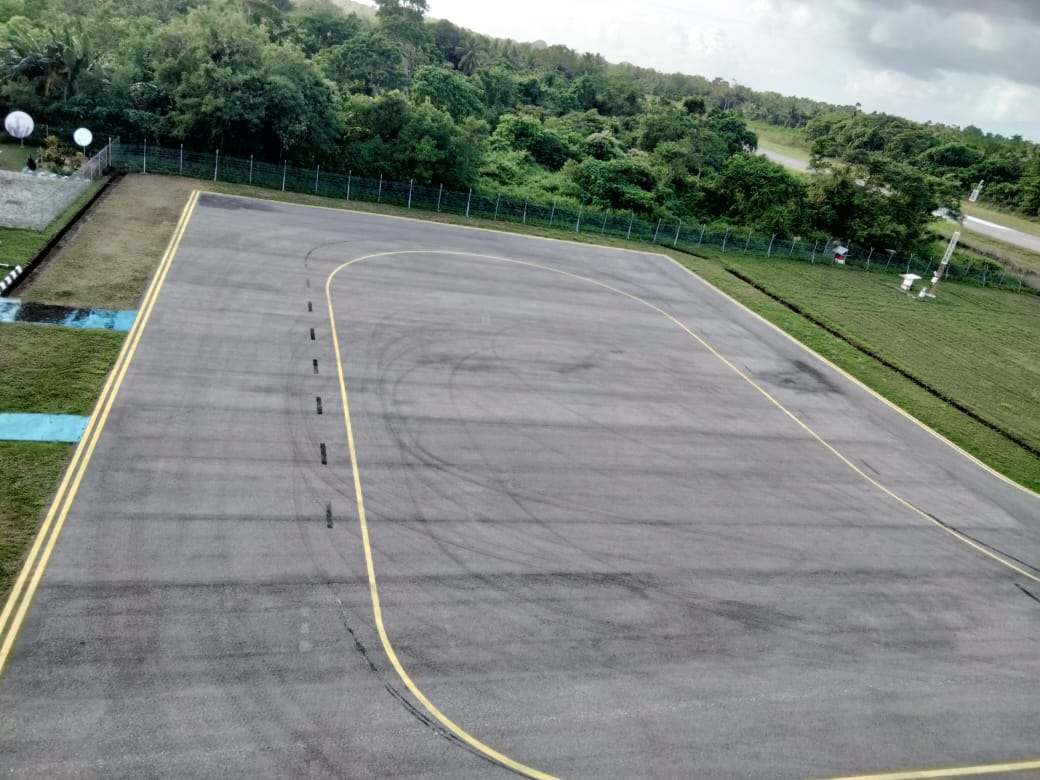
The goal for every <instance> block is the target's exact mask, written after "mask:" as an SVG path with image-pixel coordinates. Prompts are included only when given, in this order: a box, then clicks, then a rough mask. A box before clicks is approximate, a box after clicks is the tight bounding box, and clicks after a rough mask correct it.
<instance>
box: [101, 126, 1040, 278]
mask: <svg viewBox="0 0 1040 780" xmlns="http://www.w3.org/2000/svg"><path fill="white" fill-rule="evenodd" d="M111 164H112V165H113V166H115V168H117V169H118V170H120V171H125V172H142V173H161V174H172V175H178V176H189V177H192V178H197V179H208V180H212V181H221V182H231V183H241V184H252V185H255V186H259V187H265V188H269V189H276V190H281V191H283V192H295V193H310V194H313V195H318V196H322V197H328V198H339V199H342V200H345V201H350V200H359V201H369V202H376V203H386V204H389V205H394V206H401V207H404V208H414V209H422V210H426V211H436V212H441V213H446V214H459V215H464V216H467V217H472V218H475V219H487V220H491V221H492V222H513V223H520V224H525V225H532V226H538V227H545V228H550V229H555V230H560V231H566V232H573V233H578V234H599V235H607V236H613V237H617V238H625V239H627V240H631V241H640V242H646V243H650V244H655V245H659V246H669V247H673V248H675V249H679V250H683V251H687V252H690V251H693V252H695V251H696V250H697V249H698V248H701V247H711V248H714V249H716V250H718V251H720V252H721V253H723V254H729V253H733V252H738V253H744V254H749V253H755V254H758V255H765V256H766V257H767V258H771V257H784V258H790V259H797V260H801V261H804V262H808V263H834V262H842V263H843V264H844V265H848V266H854V267H857V268H862V269H865V270H868V271H887V272H898V273H900V274H911V273H913V274H917V275H919V276H921V277H922V278H923V279H924V280H925V281H926V282H927V281H928V280H929V279H930V278H931V276H932V274H933V273H934V272H935V270H936V268H937V266H938V262H937V261H936V260H935V259H932V258H928V257H920V256H917V257H915V256H914V255H910V256H909V257H902V256H900V255H897V254H896V253H894V252H889V251H882V250H875V249H874V248H871V247H856V246H843V245H842V243H841V242H840V241H839V240H836V239H832V240H820V239H817V240H803V239H798V238H790V237H784V236H779V235H774V236H762V235H759V234H755V233H754V232H748V231H737V230H733V229H732V228H727V227H719V226H717V225H707V224H700V223H696V222H691V223H685V222H682V221H679V222H677V223H666V222H663V221H662V220H658V221H656V222H653V221H647V220H643V219H640V218H638V217H636V216H634V215H632V214H626V213H614V212H609V211H608V212H602V211H594V210H588V209H585V208H584V207H581V206H579V207H578V208H577V209H575V208H574V207H573V205H571V204H569V203H568V204H563V203H559V202H557V201H554V202H552V203H548V204H547V203H536V202H533V201H529V200H517V199H514V198H507V197H503V196H501V195H489V194H487V193H478V192H474V191H472V190H470V191H467V192H458V191H454V190H448V189H445V188H444V187H443V186H433V187H431V186H426V185H419V184H415V183H414V182H411V181H409V182H399V181H390V180H388V179H383V178H379V179H369V178H363V177H360V176H354V175H353V173H352V172H350V171H348V172H347V173H338V172H331V171H324V170H322V169H321V168H320V167H315V168H313V169H304V168H294V167H290V166H289V165H288V164H286V163H283V164H281V165H275V164H271V163H266V162H260V161H257V160H254V159H252V158H249V159H241V158H233V157H224V156H222V155H221V154H220V153H219V152H218V153H216V154H207V153H200V152H191V151H185V150H184V149H183V148H180V149H169V148H163V147H156V146H149V145H147V144H118V143H117V142H116V143H114V144H113V146H112V154H111ZM839 247H841V248H842V249H844V251H843V252H838V251H837V250H838V248H839ZM836 258H840V260H838V259H836ZM945 278H946V279H952V280H955V281H963V282H969V283H973V284H979V285H982V286H984V287H1000V288H1005V289H1013V290H1021V291H1028V292H1033V293H1040V274H1037V273H1036V272H1034V271H1029V270H1025V269H1013V268H1011V267H1009V266H1005V265H1001V264H1000V263H996V262H993V261H990V260H981V259H969V258H967V257H964V256H961V255H954V259H953V261H952V262H951V263H950V264H949V266H948V267H947V271H946V276H945Z"/></svg>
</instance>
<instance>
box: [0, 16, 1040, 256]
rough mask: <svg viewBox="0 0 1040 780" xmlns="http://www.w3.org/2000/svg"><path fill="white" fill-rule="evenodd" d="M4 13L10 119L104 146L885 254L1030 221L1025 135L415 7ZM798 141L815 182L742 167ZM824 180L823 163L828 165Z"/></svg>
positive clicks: (1037, 168)
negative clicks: (954, 217) (972, 201)
mask: <svg viewBox="0 0 1040 780" xmlns="http://www.w3.org/2000/svg"><path fill="white" fill-rule="evenodd" d="M376 6H377V7H376V11H375V13H374V14H371V13H370V14H366V15H363V16H362V15H355V14H348V13H347V12H345V11H344V10H342V8H341V7H340V6H337V5H335V4H333V3H332V2H331V1H330V0H300V1H299V2H293V3H291V2H289V1H288V0H75V1H74V0H0V19H2V20H5V21H4V22H3V23H0V112H3V111H7V110H11V109H14V108H20V109H23V110H26V111H28V112H30V113H31V114H32V115H33V116H34V117H35V118H36V120H37V122H38V123H41V124H46V125H49V126H51V127H61V128H66V131H65V132H67V129H68V128H72V127H75V126H78V125H84V124H85V125H87V126H88V127H90V128H91V129H93V130H94V132H95V134H98V135H99V136H100V135H105V134H107V135H120V136H122V137H123V138H124V139H125V140H131V141H134V140H147V141H148V142H149V143H154V144H159V145H166V146H177V145H180V144H183V145H184V147H185V148H187V149H196V150H202V151H214V150H217V149H219V150H220V151H221V153H222V154H224V155H228V156H240V157H245V156H248V155H253V156H255V157H256V158H257V159H260V160H266V161H270V162H276V161H278V162H280V161H283V160H284V161H286V162H288V163H289V164H294V165H300V166H310V165H320V166H321V168H322V170H330V171H343V172H346V171H348V170H349V171H352V172H353V173H354V174H355V175H360V176H367V177H373V178H374V177H377V176H382V177H384V178H389V179H395V180H402V181H406V180H414V182H416V183H418V184H428V185H429V184H442V185H444V186H446V187H451V188H456V189H465V188H473V189H474V190H476V191H478V192H484V193H487V194H491V195H497V194H502V195H511V196H514V197H524V198H528V197H530V198H531V199H532V200H534V201H547V200H550V199H552V200H557V201H559V202H561V203H567V204H570V205H573V206H575V207H578V206H588V207H592V208H598V209H611V210H613V211H621V212H626V213H632V214H634V215H637V216H640V217H643V218H648V219H666V220H673V219H679V220H684V221H685V222H687V223H693V222H698V221H700V222H716V223H725V224H727V225H731V226H733V227H742V228H749V229H754V230H757V231H760V232H766V233H775V234H777V235H780V236H788V237H795V236H797V237H801V238H810V239H812V238H821V239H827V238H834V239H837V240H840V241H843V242H853V243H855V244H856V245H858V246H861V247H873V248H876V249H877V250H879V251H882V250H892V251H896V252H901V253H903V252H907V251H916V252H918V253H927V252H928V251H930V250H934V248H935V242H934V238H933V236H932V235H931V234H930V233H929V232H928V231H927V229H926V228H927V225H928V222H929V221H930V220H931V219H932V216H931V214H932V212H933V211H934V210H935V209H936V208H938V207H941V206H946V207H950V208H954V209H956V208H957V207H958V206H959V202H960V200H961V198H962V197H963V195H964V194H965V192H966V189H970V185H971V183H972V182H974V181H975V180H977V179H980V178H985V179H986V180H987V181H988V182H989V183H990V186H989V187H988V189H987V190H986V192H987V197H989V198H990V199H991V200H993V201H994V202H996V203H999V204H1001V205H1004V206H1012V207H1015V208H1018V209H1021V210H1023V211H1026V212H1029V213H1031V214H1036V213H1038V212H1040V157H1038V155H1037V147H1036V146H1035V145H1033V144H1028V143H1026V142H1023V141H1021V139H1003V138H1000V137H999V136H998V137H993V136H984V135H983V134H982V133H981V132H980V131H977V130H975V129H974V128H968V129H966V130H964V131H961V130H958V129H956V128H945V127H941V126H932V125H927V126H925V125H918V124H915V123H912V122H908V121H906V120H902V119H898V118H895V117H887V116H884V115H876V114H869V115H864V114H862V113H860V112H859V111H858V108H857V107H853V106H847V107H835V106H828V105H825V104H822V103H818V102H814V101H810V100H806V99H804V98H791V97H784V96H781V95H778V94H776V93H771V92H754V91H753V90H750V89H748V88H747V87H744V86H741V85H738V84H735V83H733V84H731V83H729V82H727V81H725V80H723V79H718V78H716V79H714V80H708V79H706V78H703V77H700V76H688V75H683V74H663V73H659V72H657V71H654V70H650V69H646V68H639V67H635V66H632V65H627V64H626V65H612V64H610V63H607V62H606V61H605V60H604V59H603V58H602V57H600V56H599V55H596V54H589V53H586V54H579V53H577V52H575V51H572V50H571V49H568V48H566V47H563V46H545V45H544V44H525V43H517V42H515V41H509V40H499V39H492V38H488V37H486V36H482V35H479V34H476V33H473V32H471V31H468V30H465V29H462V28H459V27H457V26H456V25H454V24H452V23H451V22H450V21H447V20H437V21H430V20H428V19H426V18H425V15H426V11H427V7H426V2H425V0H377V2H376ZM752 120H754V121H761V122H768V123H771V124H774V125H779V126H784V127H789V128H803V127H804V128H805V132H806V135H807V138H808V139H809V141H810V142H811V144H812V151H813V155H814V157H815V160H816V162H817V163H818V164H819V165H820V167H821V168H822V169H823V172H822V173H818V174H813V175H809V176H799V175H795V174H792V173H790V172H788V171H787V170H785V169H783V168H781V167H780V166H778V165H775V164H773V163H771V162H769V161H767V160H765V159H762V158H759V157H756V156H755V155H754V152H755V149H756V146H757V138H756V136H755V134H754V133H753V132H751V131H750V130H749V129H748V127H747V122H748V121H752ZM828 167H830V168H832V169H833V170H827V168H828Z"/></svg>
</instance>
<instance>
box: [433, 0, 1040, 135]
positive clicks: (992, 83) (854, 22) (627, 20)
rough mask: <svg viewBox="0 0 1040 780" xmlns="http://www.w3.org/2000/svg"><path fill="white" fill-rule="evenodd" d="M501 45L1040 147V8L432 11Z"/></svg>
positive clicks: (798, 3)
mask: <svg viewBox="0 0 1040 780" xmlns="http://www.w3.org/2000/svg"><path fill="white" fill-rule="evenodd" d="M430 15H431V16H434V17H439V18H447V19H450V20H451V21H452V22H454V23H456V24H458V25H461V26H463V27H469V28H471V29H474V30H477V31H478V32H482V33H485V34H488V35H493V36H497V37H509V38H514V39H517V40H525V41H534V40H539V39H541V40H544V41H546V42H548V43H550V44H552V43H562V44H564V45H567V46H569V47H571V48H573V49H576V50H578V51H595V52H598V53H600V54H602V55H603V56H604V57H605V58H606V59H607V60H609V61H612V62H621V61H628V62H632V63H634V64H636V65H641V66H644V67H650V68H656V69H657V70H661V71H666V72H672V71H679V72H684V73H692V74H696V75H701V76H705V77H707V78H709V79H711V78H715V77H722V78H724V79H727V80H732V79H734V78H735V79H737V80H738V81H739V82H740V83H741V84H745V85H747V86H748V87H750V88H752V89H756V90H772V91H776V92H779V93H781V94H788V95H798V96H802V97H809V98H814V99H817V100H822V101H827V102H833V103H837V104H841V105H848V104H852V103H856V102H857V101H859V102H862V103H863V104H864V107H865V108H867V107H869V108H870V109H871V110H878V111H885V112H888V113H896V114H900V115H903V116H908V117H910V118H912V119H916V120H918V121H927V120H932V121H936V122H942V123H944V124H956V125H961V126H965V125H968V124H974V125H976V126H978V127H981V128H983V129H984V130H986V131H991V132H1000V133H1003V134H1012V133H1021V134H1023V135H1025V136H1026V137H1028V138H1031V139H1034V140H1038V141H1040V99H1038V98H1040V93H1038V88H1040V46H1038V45H1037V42H1038V41H1040V0H726V2H719V1H718V0H643V1H642V2H640V3H638V4H636V3H631V2H629V3H621V2H616V1H614V0H601V1H600V2H593V0H568V2H566V3H565V4H561V3H559V2H551V1H550V0H526V2H524V3H523V4H522V6H520V7H519V8H518V9H517V10H509V11H504V10H503V7H502V6H501V5H496V4H494V3H488V2H477V0H430Z"/></svg>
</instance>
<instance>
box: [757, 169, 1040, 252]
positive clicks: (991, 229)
mask: <svg viewBox="0 0 1040 780" xmlns="http://www.w3.org/2000/svg"><path fill="white" fill-rule="evenodd" d="M758 153H759V154H761V155H763V156H764V157H768V158H769V159H770V160H772V161H773V162H777V163H780V164H781V165H783V166H784V167H786V168H790V169H792V170H795V171H808V170H809V164H808V163H807V162H805V161H804V160H799V159H798V158H796V157H791V156H790V155H787V154H781V153H780V152H774V151H773V150H771V149H761V148H760V149H759V150H758ZM965 227H966V228H967V229H968V230H971V231H973V232H975V233H981V234H982V235H984V236H989V237H990V238H996V239H998V240H999V241H1003V242H1005V243H1007V244H1013V245H1014V246H1017V247H1021V248H1022V249H1028V250H1029V251H1031V252H1037V253H1040V237H1037V236H1034V235H1030V234H1029V233H1023V232H1022V231H1021V230H1015V229H1014V228H1009V227H1005V226H1004V225H998V224H997V223H995V222H990V221H988V220H985V219H979V218H978V217H968V219H967V224H966V225H965Z"/></svg>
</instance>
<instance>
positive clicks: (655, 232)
mask: <svg viewBox="0 0 1040 780" xmlns="http://www.w3.org/2000/svg"><path fill="white" fill-rule="evenodd" d="M661 219H663V217H659V218H658V220H657V228H656V229H655V230H654V240H653V241H651V242H650V243H651V244H656V243H657V234H658V233H660V232H661Z"/></svg>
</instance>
